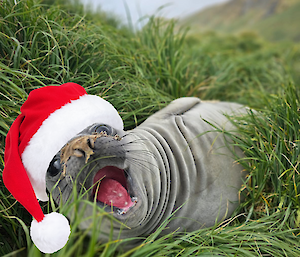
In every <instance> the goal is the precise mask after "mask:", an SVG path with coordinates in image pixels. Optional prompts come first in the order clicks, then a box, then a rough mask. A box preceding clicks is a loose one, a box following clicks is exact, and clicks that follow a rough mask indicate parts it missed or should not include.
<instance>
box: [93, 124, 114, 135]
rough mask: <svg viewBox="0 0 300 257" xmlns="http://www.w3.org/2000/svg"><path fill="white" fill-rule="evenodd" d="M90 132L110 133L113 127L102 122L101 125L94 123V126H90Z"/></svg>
mask: <svg viewBox="0 0 300 257" xmlns="http://www.w3.org/2000/svg"><path fill="white" fill-rule="evenodd" d="M92 132H94V133H100V132H106V134H107V135H112V133H113V129H112V127H111V126H108V125H105V124H102V125H95V126H94V127H92Z"/></svg>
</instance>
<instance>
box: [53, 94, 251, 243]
mask: <svg viewBox="0 0 300 257" xmlns="http://www.w3.org/2000/svg"><path fill="white" fill-rule="evenodd" d="M232 112H234V113H243V112H245V108H244V107H242V106H241V105H238V104H234V103H225V102H202V101H201V100H200V99H198V98H180V99H177V100H175V101H173V102H172V103H171V104H170V105H168V106H167V107H166V108H164V109H162V110H161V111H159V112H157V113H155V114H154V115H152V116H151V117H149V118H148V119H147V120H146V121H145V122H144V123H142V124H141V125H140V126H138V127H137V128H135V129H133V130H130V131H118V134H119V135H120V137H121V140H120V141H116V140H113V139H111V138H106V137H104V138H99V139H97V141H96V142H95V147H94V149H93V151H94V155H92V156H91V157H90V161H91V163H93V165H94V166H93V169H94V170H99V169H101V168H103V167H104V166H116V167H118V168H120V169H122V170H124V171H125V172H127V174H129V176H128V184H129V189H128V191H129V192H130V195H131V196H133V198H132V199H135V201H136V204H135V205H134V206H133V207H132V208H130V209H129V210H127V211H126V212H123V213H122V212H120V211H115V212H113V216H114V217H115V218H117V219H118V220H120V221H122V222H123V223H125V224H126V226H128V227H130V229H129V228H127V227H123V228H122V232H121V234H120V228H121V227H122V225H121V224H120V223H118V222H115V223H114V229H113V231H114V236H115V237H119V236H120V237H121V238H127V237H137V236H145V235H149V234H150V233H152V232H153V231H155V230H156V229H157V228H158V227H159V226H160V225H161V224H162V222H163V221H165V220H166V219H167V218H169V217H170V216H171V215H172V214H173V213H174V212H175V214H174V217H176V218H175V219H171V221H170V223H169V224H168V226H167V227H168V229H165V230H164V231H163V233H170V232H171V231H175V230H178V229H179V231H194V230H197V229H199V228H202V227H209V226H213V225H214V224H215V223H216V222H217V221H221V220H223V219H226V218H228V217H229V216H230V215H231V214H232V212H233V211H234V210H235V208H236V207H237V206H238V204H239V200H240V198H239V190H240V188H241V185H242V183H243V179H244V178H245V175H246V174H245V172H244V171H243V168H242V166H241V165H239V164H237V163H236V162H234V158H233V153H232V151H234V152H235V154H236V155H238V156H241V157H242V156H243V154H242V152H241V151H240V149H233V148H229V147H228V146H225V141H224V137H225V135H224V134H223V133H220V132H217V131H214V130H215V128H214V127H213V126H211V125H210V124H213V125H216V126H217V127H219V128H222V129H224V130H226V131H233V130H234V126H233V125H232V124H231V122H229V121H228V119H227V118H226V116H225V115H224V113H227V114H231V113H232ZM209 123H210V124H209ZM88 131H89V130H88V128H87V130H85V131H83V132H82V133H80V135H79V136H81V135H85V134H89V132H88ZM208 131H209V132H208ZM120 148H122V151H121V150H120ZM103 156H112V157H111V158H104V159H100V160H99V161H98V162H97V164H96V168H95V160H96V159H97V158H99V157H103ZM84 165H85V164H84V158H79V157H75V156H71V157H70V158H69V160H68V163H67V166H66V167H67V168H66V171H65V172H66V173H67V174H70V176H71V177H73V178H74V177H75V176H76V175H78V173H79V172H81V174H80V175H79V177H77V179H78V180H79V181H81V185H82V181H83V180H84V179H85V180H86V181H87V182H86V183H87V184H88V186H91V185H92V183H93V182H92V179H86V177H87V176H88V174H89V172H90V170H91V169H92V168H91V165H92V164H90V165H89V164H88V165H87V167H86V168H85V169H84V171H82V167H83V166H84ZM80 170H81V171H80ZM64 180H67V179H64ZM64 180H63V181H62V182H60V183H65V184H66V183H67V182H64ZM56 181H57V177H53V178H51V177H49V176H48V175H47V187H48V189H51V188H52V187H53V185H54V184H55V182H56ZM78 185H80V183H78ZM61 187H64V185H63V184H62V186H61ZM58 191H59V190H57V192H56V193H55V190H53V195H54V196H55V194H56V195H59V193H58ZM63 194H65V195H63V199H64V201H66V199H67V198H68V197H69V195H68V193H63ZM57 198H58V197H57ZM86 208H87V209H86V216H90V215H91V213H92V207H90V206H87V207H86ZM90 223H91V221H84V222H82V224H81V226H82V228H86V227H88V226H89V225H90ZM110 229H111V223H110V222H109V221H108V220H106V219H104V220H103V222H102V224H101V228H100V229H99V238H100V239H107V234H109V232H110Z"/></svg>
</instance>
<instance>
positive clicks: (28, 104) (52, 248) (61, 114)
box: [3, 83, 123, 253]
mask: <svg viewBox="0 0 300 257" xmlns="http://www.w3.org/2000/svg"><path fill="white" fill-rule="evenodd" d="M94 123H102V124H108V125H110V126H113V127H115V128H117V129H123V121H122V119H121V117H120V116H119V114H118V112H117V110H116V109H115V108H114V107H113V106H112V105H111V104H110V103H108V102H107V101H105V100H104V99H102V98H100V97H99V96H95V95H88V94H87V93H86V91H85V90H84V88H83V87H81V86H79V85H78V84H75V83H66V84H63V85H61V86H47V87H43V88H39V89H36V90H33V91H32V92H31V93H30V94H29V96H28V99H27V100H26V101H25V103H24V104H23V105H22V107H21V114H20V115H19V116H18V117H17V118H16V120H15V121H14V123H13V124H12V126H11V128H10V130H9V132H8V134H7V137H6V146H5V153H4V162H5V167H4V170H3V182H4V184H5V186H6V187H7V188H8V190H9V191H10V192H11V194H12V195H13V196H14V197H15V198H16V200H17V201H19V202H20V203H21V204H22V205H23V206H24V207H25V208H26V209H27V211H28V212H29V213H30V214H31V215H32V216H33V218H34V220H33V221H32V223H31V228H30V235H31V238H32V240H33V242H34V243H35V245H36V246H37V247H38V248H39V250H40V251H42V252H44V253H53V252H56V251H58V250H59V249H61V248H62V247H64V245H65V244H66V243H67V241H68V238H69V235H70V226H69V222H68V220H67V219H66V217H64V216H63V215H62V214H60V213H56V212H52V213H50V214H44V213H43V211H42V209H41V207H40V205H39V202H38V199H39V200H42V201H48V196H47V194H46V181H45V176H46V171H47V169H48V166H49V163H50V162H51V160H52V158H53V157H54V155H55V154H56V153H57V152H58V151H59V150H60V149H61V148H62V147H63V146H64V145H65V144H66V143H67V142H68V141H69V140H70V139H71V138H73V137H74V136H75V135H76V134H78V133H79V132H81V131H82V130H83V129H85V128H86V127H87V126H89V125H92V124H94Z"/></svg>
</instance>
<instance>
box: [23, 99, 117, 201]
mask: <svg viewBox="0 0 300 257" xmlns="http://www.w3.org/2000/svg"><path fill="white" fill-rule="evenodd" d="M94 123H102V124H108V125H110V126H112V127H114V128H116V129H123V121H122V119H121V117H120V116H119V114H118V112H117V110H116V109H115V108H114V107H113V106H112V105H111V104H110V103H109V102H107V101H105V100H104V99H102V98H101V97H99V96H95V95H83V96H81V97H80V98H79V99H77V100H73V101H71V102H70V103H68V104H66V105H64V106H62V107H61V108H60V109H57V110H56V111H55V112H53V113H52V114H50V115H49V117H48V118H47V119H46V120H44V121H43V123H42V125H41V127H40V128H39V129H38V131H37V132H36V133H35V134H34V135H33V136H32V138H31V139H30V141H29V143H28V145H27V146H26V148H25V150H24V151H23V153H22V162H23V164H24V167H25V169H26V171H27V173H28V177H29V179H30V181H31V184H32V187H33V189H34V191H35V194H36V197H37V198H38V199H39V200H42V201H48V196H47V194H46V179H45V176H46V172H47V169H48V166H49V163H50V162H51V160H52V159H53V157H54V155H55V154H57V152H58V151H59V150H60V149H61V148H62V147H63V146H64V145H65V144H66V143H67V142H68V141H69V140H70V139H72V138H73V137H74V136H75V135H77V134H78V133H79V132H81V131H82V130H84V129H85V128H86V127H88V126H90V125H92V124H94Z"/></svg>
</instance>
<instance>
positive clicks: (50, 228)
mask: <svg viewBox="0 0 300 257" xmlns="http://www.w3.org/2000/svg"><path fill="white" fill-rule="evenodd" d="M70 233H71V229H70V225H69V221H68V220H67V218H66V217H65V216H64V215H62V214H60V213H57V212H52V213H49V214H46V215H45V217H44V219H43V220H42V221H40V222H37V221H36V220H33V221H32V222H31V228H30V236H31V238H32V241H33V243H34V244H35V245H36V247H37V248H38V249H39V250H40V251H41V252H43V253H54V252H56V251H58V250H60V249H61V248H63V247H64V246H65V244H66V243H67V242H68V239H69V235H70Z"/></svg>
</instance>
